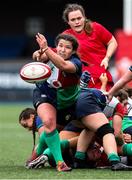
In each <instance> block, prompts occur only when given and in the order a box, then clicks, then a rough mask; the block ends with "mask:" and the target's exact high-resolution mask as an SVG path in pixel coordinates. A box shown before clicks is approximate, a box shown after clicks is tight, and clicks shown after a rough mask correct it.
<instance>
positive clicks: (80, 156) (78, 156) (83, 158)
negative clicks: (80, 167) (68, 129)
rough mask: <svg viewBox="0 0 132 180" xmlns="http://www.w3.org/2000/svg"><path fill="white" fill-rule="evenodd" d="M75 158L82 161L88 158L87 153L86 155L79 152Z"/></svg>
mask: <svg viewBox="0 0 132 180" xmlns="http://www.w3.org/2000/svg"><path fill="white" fill-rule="evenodd" d="M75 158H77V159H81V160H85V158H86V153H85V152H80V151H77V152H76V154H75Z"/></svg>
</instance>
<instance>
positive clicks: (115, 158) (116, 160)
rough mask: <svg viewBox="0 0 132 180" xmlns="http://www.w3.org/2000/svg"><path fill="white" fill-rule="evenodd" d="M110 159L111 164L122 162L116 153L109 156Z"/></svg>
mask: <svg viewBox="0 0 132 180" xmlns="http://www.w3.org/2000/svg"><path fill="white" fill-rule="evenodd" d="M108 159H109V161H110V162H111V164H114V162H120V157H119V156H118V155H117V154H115V153H110V154H108Z"/></svg>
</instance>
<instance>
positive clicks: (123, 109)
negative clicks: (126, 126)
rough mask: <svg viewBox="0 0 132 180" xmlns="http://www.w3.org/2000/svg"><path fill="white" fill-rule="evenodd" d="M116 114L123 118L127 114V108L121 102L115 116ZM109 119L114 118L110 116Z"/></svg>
mask: <svg viewBox="0 0 132 180" xmlns="http://www.w3.org/2000/svg"><path fill="white" fill-rule="evenodd" d="M114 115H119V116H120V117H121V118H122V119H123V117H124V115H125V108H124V106H123V105H122V104H121V103H118V104H117V106H116V108H115V110H114V113H113V116H114ZM109 120H112V117H110V118H109Z"/></svg>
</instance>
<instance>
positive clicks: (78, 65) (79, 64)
mask: <svg viewBox="0 0 132 180" xmlns="http://www.w3.org/2000/svg"><path fill="white" fill-rule="evenodd" d="M71 62H72V63H73V64H74V65H75V66H76V72H77V74H78V75H79V76H81V74H82V62H81V60H80V59H79V58H77V57H72V58H71Z"/></svg>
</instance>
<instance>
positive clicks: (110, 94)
mask: <svg viewBox="0 0 132 180" xmlns="http://www.w3.org/2000/svg"><path fill="white" fill-rule="evenodd" d="M131 80H132V71H131V70H128V71H127V72H126V73H125V74H124V75H123V76H122V77H121V79H119V80H118V81H117V82H116V83H115V85H114V86H113V87H112V88H111V89H110V91H109V92H108V98H109V100H111V99H112V97H113V95H114V94H115V93H116V92H117V91H118V90H119V89H121V88H122V87H124V86H125V85H126V84H127V83H128V82H130V81H131Z"/></svg>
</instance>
